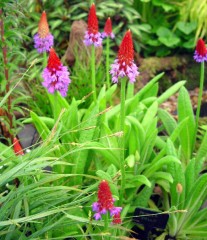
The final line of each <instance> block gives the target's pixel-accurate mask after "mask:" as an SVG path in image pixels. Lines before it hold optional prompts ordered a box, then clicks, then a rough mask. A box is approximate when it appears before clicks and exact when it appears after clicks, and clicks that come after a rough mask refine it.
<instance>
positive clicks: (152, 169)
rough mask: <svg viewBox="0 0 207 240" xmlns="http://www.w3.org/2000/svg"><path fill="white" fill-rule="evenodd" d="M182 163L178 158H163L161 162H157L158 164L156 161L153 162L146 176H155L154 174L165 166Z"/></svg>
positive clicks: (146, 171)
mask: <svg viewBox="0 0 207 240" xmlns="http://www.w3.org/2000/svg"><path fill="white" fill-rule="evenodd" d="M173 162H174V163H178V164H179V163H180V160H179V159H178V158H176V157H173V156H166V157H163V158H161V159H159V160H157V161H156V162H155V161H152V162H151V164H150V166H149V167H148V168H147V169H146V170H145V173H144V174H145V176H147V177H148V178H149V177H150V176H153V174H154V173H155V172H156V171H157V170H158V169H160V168H162V166H163V165H168V164H170V163H173Z"/></svg>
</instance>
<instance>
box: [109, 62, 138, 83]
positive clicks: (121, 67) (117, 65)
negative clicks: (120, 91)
mask: <svg viewBox="0 0 207 240" xmlns="http://www.w3.org/2000/svg"><path fill="white" fill-rule="evenodd" d="M110 73H111V75H112V82H113V83H118V78H119V77H120V78H123V77H128V78H129V81H130V82H131V83H134V82H135V81H136V77H137V76H138V75H139V72H138V67H137V66H136V64H135V63H134V62H133V61H132V62H131V63H130V64H128V65H127V64H126V63H125V62H120V61H119V60H118V59H115V61H114V63H113V64H111V70H110Z"/></svg>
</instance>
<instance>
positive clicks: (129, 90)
mask: <svg viewBox="0 0 207 240" xmlns="http://www.w3.org/2000/svg"><path fill="white" fill-rule="evenodd" d="M133 96H134V84H133V83H130V82H128V85H127V96H126V99H129V98H132V97H133Z"/></svg>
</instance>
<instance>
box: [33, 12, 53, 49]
mask: <svg viewBox="0 0 207 240" xmlns="http://www.w3.org/2000/svg"><path fill="white" fill-rule="evenodd" d="M34 43H35V45H34V47H35V48H36V49H37V51H38V52H39V53H42V52H49V50H50V48H51V47H52V46H53V45H54V37H53V35H52V34H51V33H50V30H49V26H48V22H47V15H46V12H45V11H43V13H42V15H41V18H40V21H39V25H38V32H37V34H35V35H34Z"/></svg>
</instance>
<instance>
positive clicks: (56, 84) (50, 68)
mask: <svg viewBox="0 0 207 240" xmlns="http://www.w3.org/2000/svg"><path fill="white" fill-rule="evenodd" d="M69 75H70V73H69V72H68V69H67V67H65V66H63V65H62V63H61V61H60V59H59V57H58V56H57V54H56V52H55V50H54V49H53V48H51V49H50V53H49V58H48V64H47V67H46V68H45V69H44V70H43V73H42V77H43V79H44V81H43V83H42V85H43V86H44V87H45V88H47V90H48V92H49V93H52V94H53V93H54V92H55V91H58V92H60V94H61V95H62V96H63V97H65V96H66V95H67V91H68V86H69V84H70V82H71V80H70V78H69Z"/></svg>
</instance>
